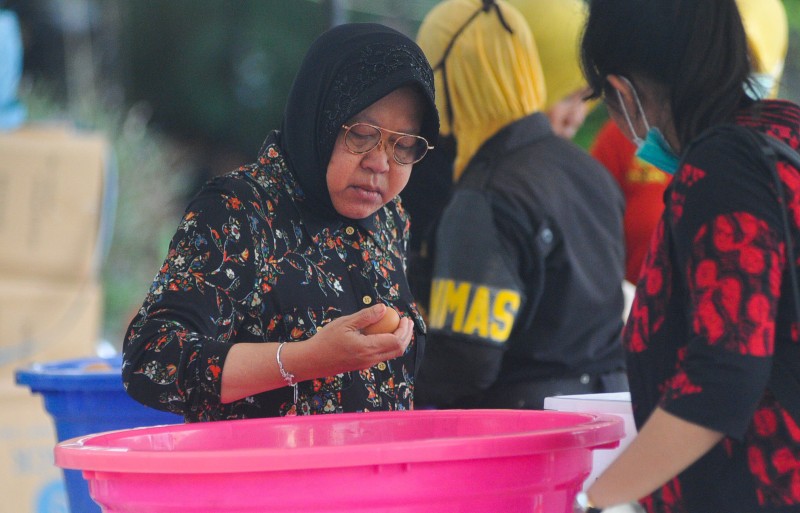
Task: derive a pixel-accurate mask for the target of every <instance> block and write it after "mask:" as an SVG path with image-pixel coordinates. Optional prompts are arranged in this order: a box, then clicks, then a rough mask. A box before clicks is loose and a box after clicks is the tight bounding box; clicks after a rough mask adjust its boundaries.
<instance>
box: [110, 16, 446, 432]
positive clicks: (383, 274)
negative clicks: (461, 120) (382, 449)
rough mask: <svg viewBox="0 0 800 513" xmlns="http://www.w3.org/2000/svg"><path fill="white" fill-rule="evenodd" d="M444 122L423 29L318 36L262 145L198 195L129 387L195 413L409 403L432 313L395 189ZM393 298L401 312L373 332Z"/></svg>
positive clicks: (161, 284) (127, 378)
mask: <svg viewBox="0 0 800 513" xmlns="http://www.w3.org/2000/svg"><path fill="white" fill-rule="evenodd" d="M437 133H438V115H437V113H436V108H435V104H434V100H433V75H432V72H431V69H430V66H429V64H428V62H427V60H426V59H425V57H424V55H423V53H422V51H421V50H420V49H419V47H418V46H417V45H416V44H415V43H414V42H413V41H412V40H410V39H409V38H407V37H406V36H405V35H402V34H400V33H399V32H397V31H395V30H393V29H390V28H388V27H384V26H382V25H377V24H366V23H365V24H346V25H340V26H338V27H336V28H333V29H331V30H329V31H328V32H326V33H324V34H323V35H322V36H320V37H319V38H318V39H317V41H316V42H315V43H314V44H313V45H312V47H311V49H310V50H309V52H308V54H307V55H306V57H305V59H304V61H303V63H302V65H301V67H300V71H299V72H298V75H297V77H296V79H295V83H294V85H293V86H292V90H291V92H290V96H289V100H288V103H287V107H286V112H285V115H284V120H283V123H282V126H281V129H280V130H277V131H274V132H273V133H271V134H270V135H269V137H268V138H267V140H266V142H265V143H264V146H263V147H262V149H261V152H260V153H259V156H258V160H257V161H256V162H255V163H253V164H250V165H247V166H243V167H241V168H240V169H238V170H236V171H234V172H232V173H230V174H227V175H225V176H222V177H220V178H217V179H214V180H212V181H211V182H209V183H208V184H206V185H205V186H204V187H203V189H202V190H201V191H200V193H199V194H198V195H197V196H196V197H195V198H194V199H193V200H192V202H191V203H190V204H189V206H188V207H187V209H186V213H185V215H184V217H183V220H182V221H181V223H180V226H179V227H178V231H177V233H176V235H175V237H174V238H173V240H172V243H171V244H170V248H169V253H168V255H167V258H166V260H165V262H164V265H163V266H162V267H161V270H160V271H159V273H158V275H157V276H156V278H155V281H154V282H153V284H152V286H151V288H150V291H149V293H148V295H147V297H146V299H145V301H144V304H143V305H142V307H141V309H140V310H139V313H138V315H137V316H136V317H135V318H134V319H133V321H132V322H131V325H130V328H129V330H128V333H127V336H126V339H125V342H124V346H123V357H124V358H123V381H124V384H125V387H126V389H127V391H128V393H129V394H130V395H131V396H132V397H134V398H135V399H137V400H138V401H140V402H142V403H144V404H146V405H149V406H152V407H155V408H159V409H165V410H169V411H173V412H176V413H180V414H182V415H184V417H185V419H186V421H188V422H194V421H206V420H223V419H240V418H250V417H271V416H278V415H293V414H316V413H340V412H362V411H373V410H403V409H410V408H412V407H413V398H414V376H415V369H416V367H417V363H418V361H419V359H420V357H421V352H422V348H423V344H424V338H425V337H424V331H425V327H424V324H423V321H422V318H421V316H420V314H419V312H418V311H417V308H416V305H415V303H414V300H413V298H412V296H411V293H410V291H409V287H408V283H407V280H406V278H405V251H406V245H407V243H408V225H409V219H408V216H407V215H406V214H405V212H404V211H403V209H402V207H401V205H400V202H399V200H398V198H397V194H398V193H399V192H400V191H401V190H402V189H403V187H405V185H406V183H407V182H408V179H409V176H410V173H411V169H412V167H413V164H414V163H416V162H418V161H419V160H420V159H421V158H422V157H424V155H425V153H426V152H427V151H428V149H429V148H430V143H429V142H428V141H431V142H432V141H434V140H435V138H436V135H437ZM425 138H427V140H426V139H425ZM388 308H392V309H395V310H396V311H398V312H399V314H400V317H401V320H400V323H399V325H398V327H397V328H396V329H395V330H394V331H393V332H391V333H384V334H372V335H366V334H364V330H365V329H366V328H367V327H369V326H371V325H373V324H376V323H377V322H378V321H379V320H380V319H381V318H382V316H383V315H384V314H385V313H386V312H387V309H388Z"/></svg>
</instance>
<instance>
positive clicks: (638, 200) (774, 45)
mask: <svg viewBox="0 0 800 513" xmlns="http://www.w3.org/2000/svg"><path fill="white" fill-rule="evenodd" d="M736 5H737V7H738V8H739V12H740V13H741V16H742V22H743V24H744V28H745V32H746V34H747V43H748V46H749V47H750V52H751V54H752V58H753V59H754V60H755V62H754V64H755V66H754V68H755V69H756V71H757V73H756V75H755V76H754V78H755V80H756V83H757V84H758V87H759V90H758V91H753V92H752V94H753V95H754V96H758V97H771V98H774V97H776V96H777V93H778V88H779V83H778V81H779V80H780V77H781V74H782V73H783V64H784V61H785V60H786V52H787V46H788V24H787V23H786V13H785V11H784V7H783V4H782V3H781V2H780V0H737V2H736ZM780 20H783V22H782V23H781V21H780ZM590 153H591V154H592V156H593V157H595V158H596V159H597V160H599V161H600V162H602V163H603V165H604V166H606V168H608V170H609V171H610V172H611V174H612V175H613V176H614V178H616V180H617V182H618V183H619V186H620V188H622V193H623V195H624V196H625V203H626V205H625V217H624V219H623V226H624V230H625V252H626V257H625V280H626V281H629V282H631V283H633V284H636V282H637V281H638V279H639V271H640V269H641V267H642V262H643V261H644V257H645V255H647V250H648V247H649V245H650V237H651V235H652V233H653V230H654V229H655V227H656V224H657V223H658V220H659V218H660V217H661V212H662V210H663V209H664V201H663V197H664V191H665V190H666V188H667V186H668V185H669V183H670V181H671V180H672V176H671V175H669V174H667V173H665V172H663V171H661V170H660V169H658V168H657V167H655V166H654V165H652V164H649V163H647V162H645V161H644V160H642V159H640V158H638V157H637V156H636V146H635V145H634V144H633V143H632V142H631V141H630V140H628V139H627V138H626V137H625V135H624V134H623V133H622V131H621V130H620V129H619V128H618V127H617V125H616V124H614V122H613V121H612V120H608V121H607V122H606V123H605V124H604V125H603V127H602V128H601V129H600V131H599V132H598V133H597V136H596V138H595V141H594V143H593V144H592V147H591V149H590Z"/></svg>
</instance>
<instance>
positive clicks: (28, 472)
mask: <svg viewBox="0 0 800 513" xmlns="http://www.w3.org/2000/svg"><path fill="white" fill-rule="evenodd" d="M42 403H43V401H42V398H41V397H40V396H38V395H36V396H34V395H32V394H31V392H30V391H29V390H26V389H24V388H19V389H18V390H14V391H7V390H4V391H3V392H0V404H2V408H0V476H2V477H1V478H0V512H2V513H66V512H68V511H69V509H68V504H67V494H66V487H65V485H64V478H63V473H62V471H61V469H59V468H58V467H56V466H55V464H54V463H53V450H54V448H55V444H56V434H55V427H54V424H53V421H52V419H51V418H50V416H49V415H48V414H47V412H46V411H45V409H44V405H43V404H42Z"/></svg>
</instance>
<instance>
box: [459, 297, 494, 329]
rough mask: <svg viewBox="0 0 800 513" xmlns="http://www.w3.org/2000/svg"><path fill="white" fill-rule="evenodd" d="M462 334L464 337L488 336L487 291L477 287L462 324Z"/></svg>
mask: <svg viewBox="0 0 800 513" xmlns="http://www.w3.org/2000/svg"><path fill="white" fill-rule="evenodd" d="M462 333H464V334H465V335H478V336H479V337H483V338H486V337H488V336H489V289H488V288H487V287H477V288H476V289H475V296H474V297H473V298H472V303H471V304H470V307H469V315H467V320H466V322H465V323H464V329H463V330H462Z"/></svg>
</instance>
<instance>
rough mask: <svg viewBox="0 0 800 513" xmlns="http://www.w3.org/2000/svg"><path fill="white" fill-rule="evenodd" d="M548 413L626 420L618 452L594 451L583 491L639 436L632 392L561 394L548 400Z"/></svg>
mask: <svg viewBox="0 0 800 513" xmlns="http://www.w3.org/2000/svg"><path fill="white" fill-rule="evenodd" d="M544 409H545V410H558V411H572V412H582V413H610V414H612V415H617V416H619V417H622V422H623V425H624V426H625V437H624V438H623V439H622V440H620V442H619V446H617V447H616V448H614V449H595V450H594V451H593V452H592V472H591V473H590V474H589V477H587V478H586V481H584V482H583V489H584V490H586V489H587V488H588V487H589V485H591V484H592V483H594V481H595V479H597V478H598V477H599V476H600V474H602V473H603V471H604V470H605V469H606V467H608V466H609V465H610V464H611V462H613V461H614V460H615V459H617V457H618V456H619V455H620V453H621V452H622V451H623V450H625V448H626V447H627V446H628V444H630V443H631V440H633V439H634V438H635V437H636V422H635V421H634V420H633V410H632V408H631V394H630V392H612V393H605V394H577V395H559V396H555V397H546V398H545V399H544Z"/></svg>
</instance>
